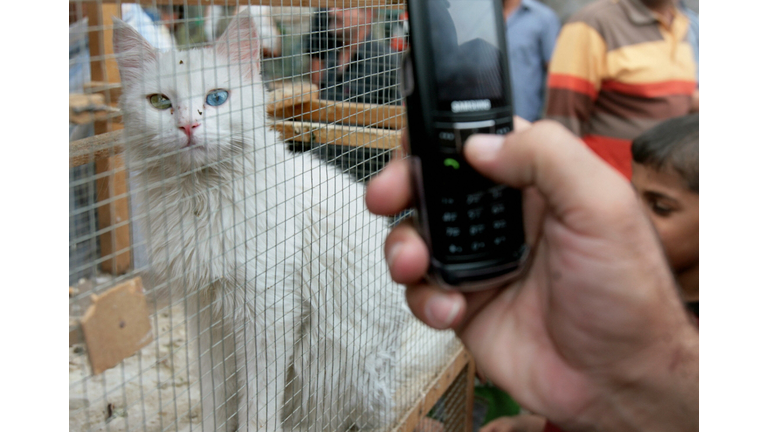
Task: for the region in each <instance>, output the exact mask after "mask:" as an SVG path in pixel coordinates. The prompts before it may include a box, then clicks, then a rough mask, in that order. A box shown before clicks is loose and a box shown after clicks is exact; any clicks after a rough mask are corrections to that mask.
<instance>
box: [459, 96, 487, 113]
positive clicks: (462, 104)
mask: <svg viewBox="0 0 768 432" xmlns="http://www.w3.org/2000/svg"><path fill="white" fill-rule="evenodd" d="M489 109H491V100H490V99H481V100H468V101H453V102H451V111H453V112H455V113H460V112H468V111H485V110H489Z"/></svg>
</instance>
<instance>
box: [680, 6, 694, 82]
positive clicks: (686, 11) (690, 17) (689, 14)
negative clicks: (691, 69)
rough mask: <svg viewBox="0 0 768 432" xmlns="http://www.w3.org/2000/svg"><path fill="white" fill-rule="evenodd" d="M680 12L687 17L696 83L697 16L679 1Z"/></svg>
mask: <svg viewBox="0 0 768 432" xmlns="http://www.w3.org/2000/svg"><path fill="white" fill-rule="evenodd" d="M678 7H679V8H680V10H682V11H683V13H684V14H685V16H687V17H688V21H690V24H689V26H688V40H689V41H690V42H691V48H693V61H695V62H696V81H698V80H699V15H698V14H697V13H696V12H694V11H693V9H691V8H689V7H688V5H686V4H685V0H680V3H679V4H678Z"/></svg>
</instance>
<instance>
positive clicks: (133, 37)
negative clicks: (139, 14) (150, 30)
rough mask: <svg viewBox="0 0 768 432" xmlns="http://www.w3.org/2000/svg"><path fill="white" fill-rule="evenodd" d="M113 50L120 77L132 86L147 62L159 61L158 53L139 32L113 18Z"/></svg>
mask: <svg viewBox="0 0 768 432" xmlns="http://www.w3.org/2000/svg"><path fill="white" fill-rule="evenodd" d="M112 23H113V28H112V48H113V50H114V52H115V55H116V57H117V65H118V66H119V68H120V77H121V79H122V81H123V82H124V83H127V84H130V83H132V82H135V81H136V80H138V79H139V77H140V75H141V74H140V71H141V69H142V68H143V66H144V64H145V63H146V62H147V61H155V60H156V59H157V51H156V50H155V48H154V47H152V45H150V44H149V42H147V40H146V39H144V37H142V36H141V35H140V34H139V32H137V31H136V30H134V29H133V27H131V26H130V25H128V24H126V23H125V22H124V21H123V20H121V19H119V18H116V17H112Z"/></svg>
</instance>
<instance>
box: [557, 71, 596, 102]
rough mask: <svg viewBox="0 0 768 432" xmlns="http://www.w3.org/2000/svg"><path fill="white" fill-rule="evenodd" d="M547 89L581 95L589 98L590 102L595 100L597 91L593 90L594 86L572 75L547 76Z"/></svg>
mask: <svg viewBox="0 0 768 432" xmlns="http://www.w3.org/2000/svg"><path fill="white" fill-rule="evenodd" d="M549 87H550V88H560V89H565V90H571V91H574V92H577V93H582V94H585V95H587V96H589V98H590V99H592V100H595V99H596V98H597V90H595V85H594V84H592V83H591V82H590V81H588V80H585V79H583V78H579V77H577V76H573V75H562V74H552V75H550V76H549Z"/></svg>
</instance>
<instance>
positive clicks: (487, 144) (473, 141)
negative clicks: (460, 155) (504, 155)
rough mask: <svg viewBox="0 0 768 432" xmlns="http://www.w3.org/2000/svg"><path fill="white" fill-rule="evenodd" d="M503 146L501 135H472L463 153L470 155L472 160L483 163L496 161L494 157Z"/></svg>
mask: <svg viewBox="0 0 768 432" xmlns="http://www.w3.org/2000/svg"><path fill="white" fill-rule="evenodd" d="M503 144H504V137H503V136H501V135H472V136H471V137H469V140H467V144H466V146H465V147H464V152H465V153H467V154H471V155H472V156H470V157H472V159H474V160H476V161H478V162H483V161H490V160H494V159H496V156H497V155H498V153H499V150H501V146H502V145H503Z"/></svg>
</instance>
